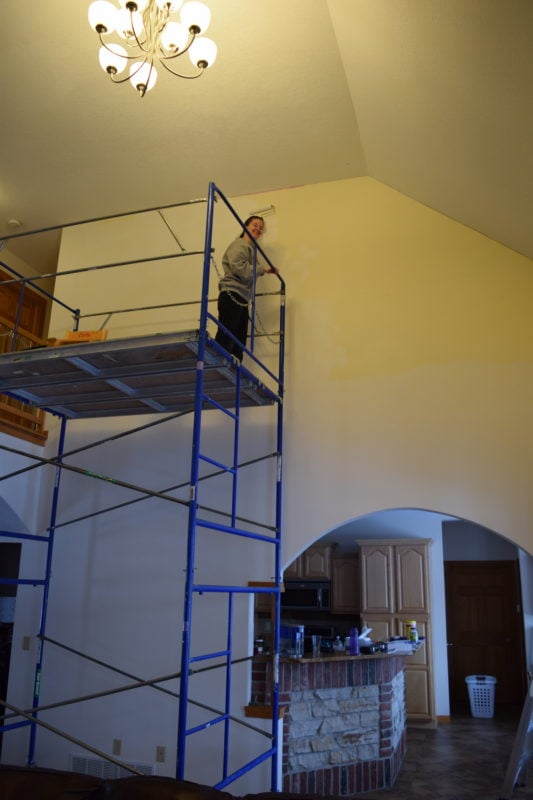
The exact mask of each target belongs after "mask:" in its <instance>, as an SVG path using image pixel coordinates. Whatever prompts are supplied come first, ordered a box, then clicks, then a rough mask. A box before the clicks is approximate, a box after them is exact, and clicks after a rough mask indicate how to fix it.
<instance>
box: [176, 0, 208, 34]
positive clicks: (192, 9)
mask: <svg viewBox="0 0 533 800" xmlns="http://www.w3.org/2000/svg"><path fill="white" fill-rule="evenodd" d="M180 17H181V21H182V22H183V24H184V25H185V27H186V28H187V30H188V31H193V32H194V33H196V34H198V33H205V32H206V30H207V29H208V27H209V23H210V22H211V12H210V11H209V9H208V7H207V6H206V5H204V4H203V3H199V2H197V0H191V2H190V3H185V5H184V6H182V8H181V12H180Z"/></svg>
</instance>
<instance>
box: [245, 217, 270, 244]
mask: <svg viewBox="0 0 533 800" xmlns="http://www.w3.org/2000/svg"><path fill="white" fill-rule="evenodd" d="M253 219H260V220H261V222H262V223H263V232H264V230H265V220H264V219H263V217H260V216H259V215H258V214H252V216H251V217H248V219H247V220H245V221H244V227H245V228H247V227H248V225H249V224H250V222H251V221H252V220H253ZM245 233H246V231H243V232H242V233H241V236H240V238H241V239H242V237H243V236H244V234H245Z"/></svg>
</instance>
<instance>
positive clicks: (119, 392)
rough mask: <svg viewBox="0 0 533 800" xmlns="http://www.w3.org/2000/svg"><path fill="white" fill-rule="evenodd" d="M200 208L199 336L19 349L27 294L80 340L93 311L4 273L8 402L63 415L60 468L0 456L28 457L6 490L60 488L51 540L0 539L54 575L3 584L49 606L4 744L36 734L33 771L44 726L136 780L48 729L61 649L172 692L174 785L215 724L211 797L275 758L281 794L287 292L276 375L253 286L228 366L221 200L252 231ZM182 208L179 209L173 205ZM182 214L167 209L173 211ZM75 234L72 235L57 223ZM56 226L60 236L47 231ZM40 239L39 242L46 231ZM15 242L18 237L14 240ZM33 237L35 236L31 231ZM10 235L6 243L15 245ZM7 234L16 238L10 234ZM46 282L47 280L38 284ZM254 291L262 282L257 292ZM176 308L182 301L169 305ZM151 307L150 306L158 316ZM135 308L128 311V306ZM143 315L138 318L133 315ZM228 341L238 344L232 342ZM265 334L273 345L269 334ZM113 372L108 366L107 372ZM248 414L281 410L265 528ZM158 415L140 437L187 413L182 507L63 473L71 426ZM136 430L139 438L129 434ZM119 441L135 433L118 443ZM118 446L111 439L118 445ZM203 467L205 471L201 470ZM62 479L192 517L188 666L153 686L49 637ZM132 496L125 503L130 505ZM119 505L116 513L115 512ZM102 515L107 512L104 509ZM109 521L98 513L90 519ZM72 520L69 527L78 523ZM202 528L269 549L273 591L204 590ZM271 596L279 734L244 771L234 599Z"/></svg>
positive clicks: (209, 207) (221, 586)
mask: <svg viewBox="0 0 533 800" xmlns="http://www.w3.org/2000/svg"><path fill="white" fill-rule="evenodd" d="M193 202H195V203H196V202H204V203H205V204H206V221H205V246H204V249H203V252H202V253H199V251H194V253H193V254H194V255H200V254H201V255H202V256H203V274H202V290H201V299H200V300H198V301H197V302H198V305H199V309H200V314H199V326H198V328H197V329H195V330H193V331H190V330H187V331H185V332H183V331H181V332H178V333H162V334H152V335H148V336H140V337H134V338H128V339H109V340H105V341H90V342H80V343H72V344H68V343H67V344H62V345H61V346H51V347H36V348H31V349H17V341H18V327H19V319H20V311H21V306H22V302H23V297H24V291H25V289H26V287H27V286H31V287H32V289H34V290H36V291H38V292H40V293H41V294H42V295H44V296H46V297H47V299H48V300H49V301H50V302H53V303H60V304H61V305H62V306H63V308H64V309H65V310H67V311H68V312H69V314H71V315H72V318H73V321H74V322H73V330H74V331H77V330H79V326H80V321H82V320H83V319H84V318H86V317H88V316H95V315H94V314H88V315H84V314H83V313H82V311H81V310H80V309H77V308H72V307H70V306H69V305H68V304H65V303H62V302H61V300H60V299H58V298H57V297H54V296H52V295H51V294H48V293H47V292H45V291H44V290H43V289H41V288H39V280H38V279H36V278H33V279H29V278H27V277H24V276H22V275H21V274H19V273H18V272H16V271H15V270H14V269H13V268H12V267H10V266H9V265H8V264H5V263H0V266H1V267H2V268H3V269H4V270H5V271H7V272H8V273H9V274H11V275H12V276H13V277H12V279H10V280H9V281H7V282H4V283H7V284H11V285H18V286H19V287H20V292H19V296H20V301H19V308H18V309H17V313H16V315H15V324H14V326H13V332H12V333H13V335H12V348H11V352H8V353H3V354H2V355H0V392H2V393H4V394H7V395H9V396H11V397H14V398H16V399H17V400H22V401H24V402H26V403H28V404H29V405H30V406H31V407H36V408H40V409H44V410H45V411H47V412H50V413H52V414H54V415H56V416H57V417H58V418H59V419H60V432H59V436H58V446H57V454H56V455H55V457H54V458H43V457H40V456H36V455H31V454H30V453H28V452H26V451H24V450H21V449H19V448H14V447H8V446H3V447H1V449H2V450H4V451H7V452H9V453H11V454H14V455H16V456H18V455H20V456H22V457H24V458H26V459H29V460H30V465H29V466H26V467H24V468H22V469H20V470H17V471H16V472H11V473H9V474H7V475H4V476H3V477H2V478H0V480H4V479H6V478H10V477H13V476H14V475H18V474H20V473H23V472H26V471H30V470H32V469H35V468H39V467H43V466H51V467H52V468H53V469H54V470H55V474H56V479H55V483H54V487H53V497H52V502H51V512H50V520H49V525H48V528H47V530H46V531H45V532H44V533H37V534H33V533H31V532H27V533H21V532H17V531H12V530H2V531H0V536H1V537H9V538H10V539H20V540H23V541H26V542H28V543H29V542H31V541H36V542H40V543H42V544H44V545H45V547H46V553H47V554H46V567H45V574H44V576H43V577H38V578H24V579H12V578H2V577H0V583H4V584H9V583H11V584H16V585H24V584H25V585H32V586H35V587H41V589H42V601H41V613H40V627H39V633H38V640H39V647H38V656H37V659H36V665H35V680H34V689H33V700H32V705H31V708H26V709H21V708H17V707H14V706H13V705H12V704H10V703H8V702H7V701H6V699H5V698H3V699H1V700H0V702H1V703H2V704H3V705H4V706H5V712H4V716H3V718H2V724H1V726H0V734H1V733H5V732H8V731H10V730H14V729H17V728H21V727H29V728H30V736H29V747H28V755H27V762H28V764H30V765H31V764H34V763H35V761H36V748H37V738H38V731H39V728H40V727H43V728H45V729H48V730H51V731H52V732H54V733H57V734H58V735H60V736H63V737H64V738H66V739H67V740H68V739H70V741H74V742H76V743H77V744H78V745H80V746H81V747H84V748H85V749H87V750H89V751H92V752H93V753H96V754H97V755H99V756H100V757H102V758H105V759H107V760H109V761H110V762H112V763H115V764H117V765H119V766H120V767H122V768H124V769H125V770H126V771H127V772H133V773H135V772H136V770H135V769H134V768H132V767H131V766H128V765H125V764H123V763H122V762H121V761H120V760H119V759H117V758H116V757H114V756H113V755H112V754H109V753H103V752H101V751H99V750H97V749H95V748H93V747H91V746H90V745H88V744H86V743H83V742H80V741H79V740H78V739H77V738H75V737H74V736H71V735H70V734H68V733H65V732H64V731H59V730H56V729H55V728H54V727H53V726H51V725H49V724H48V723H47V722H46V720H45V719H43V715H44V716H45V713H44V712H45V711H46V710H47V709H48V708H50V707H58V706H60V705H61V704H60V703H56V704H54V705H53V706H44V705H42V704H40V695H41V681H42V680H46V671H45V670H44V669H43V668H44V666H45V665H44V660H45V649H46V647H48V646H51V645H53V646H55V647H59V648H63V649H64V650H65V651H66V652H69V653H72V654H75V655H76V656H79V657H80V658H82V659H87V660H88V661H91V662H95V663H97V664H99V665H101V666H103V667H105V668H106V669H109V670H111V671H113V672H115V673H118V674H120V675H123V676H125V677H128V679H130V680H133V681H134V683H133V684H129V685H128V687H127V688H137V687H139V686H151V687H152V688H153V689H154V690H159V691H165V692H166V693H167V694H170V695H172V696H173V697H179V701H178V703H179V705H178V714H177V746H176V765H177V766H176V777H177V778H179V779H187V776H188V753H189V747H191V746H192V744H191V743H192V737H193V736H194V735H195V734H198V733H200V732H201V731H203V730H206V729H207V728H211V727H212V726H216V725H220V726H222V728H223V737H222V739H223V746H222V748H221V751H222V752H221V753H220V778H219V780H218V781H217V782H216V784H215V786H216V787H217V788H223V787H225V786H227V785H229V784H230V783H232V782H233V781H235V780H236V779H237V778H239V777H240V776H241V775H243V774H245V773H246V772H248V771H250V770H252V769H254V768H255V767H257V766H258V765H259V764H262V763H264V762H265V761H267V760H269V759H270V764H271V789H272V790H273V791H276V790H277V789H278V785H277V784H278V777H277V776H278V769H279V758H280V747H279V743H278V718H279V705H278V678H277V676H278V672H279V618H280V588H281V583H280V581H281V564H280V555H281V504H282V445H283V395H284V340H285V283H284V281H283V279H282V278H281V277H280V276H279V274H278V273H277V272H276V274H277V279H278V281H279V288H277V289H276V292H274V293H272V294H275V295H276V296H279V327H278V330H277V331H276V332H275V336H276V340H277V366H276V368H275V369H274V368H272V367H271V366H267V365H266V363H265V362H264V361H262V360H261V358H259V357H258V355H257V353H256V333H255V331H256V325H255V321H256V320H255V317H256V298H257V297H260V296H261V295H260V294H259V293H256V292H255V290H254V296H253V299H252V302H251V306H250V318H251V336H250V341H249V345H248V346H247V347H246V348H245V350H244V352H245V355H246V357H245V360H244V364H243V363H241V362H240V361H239V360H238V359H236V358H235V357H233V356H230V355H229V354H228V353H227V352H226V351H225V350H224V348H222V347H221V346H220V345H219V344H218V343H217V342H216V341H215V339H214V338H213V336H212V335H211V334H210V332H209V331H210V330H212V329H213V327H214V328H217V327H218V319H217V316H216V314H214V313H212V312H211V311H210V308H209V307H210V304H212V303H213V299H210V298H209V291H210V288H211V289H212V288H213V287H212V286H211V287H210V277H211V274H210V273H211V264H212V257H213V246H212V241H213V229H214V224H215V212H216V205H217V203H218V204H221V205H222V206H223V207H224V208H225V209H226V211H229V213H230V214H231V215H232V216H233V218H234V220H235V222H236V223H237V225H238V226H240V227H242V228H244V224H243V222H242V220H241V219H240V217H239V216H238V214H237V213H236V211H235V210H234V208H233V207H232V205H231V204H230V203H229V201H228V200H227V198H226V197H225V196H224V195H223V193H222V192H221V191H220V189H218V188H217V186H216V185H215V184H214V183H211V184H210V185H209V191H208V196H207V198H206V199H205V200H202V201H193ZM178 205H180V204H178ZM173 207H175V206H166V207H165V208H173ZM161 210H162V209H161V208H158V209H143V210H141V211H138V212H128V214H136V213H139V214H140V213H146V212H148V211H157V212H161ZM114 216H117V217H119V216H125V215H113V217H105V218H103V217H101V218H98V219H97V220H95V219H92V220H84V221H81V222H78V223H70V224H71V225H83V224H86V223H88V222H95V221H100V220H102V219H113V218H114ZM62 227H67V226H62ZM46 230H54V229H46ZM41 232H42V231H35V232H32V233H41ZM19 235H21V234H17V235H16V236H19ZM26 235H31V234H26ZM16 236H13V237H11V238H16ZM6 238H9V237H6ZM254 250H255V258H254V270H255V268H256V263H257V256H258V255H259V257H260V258H261V260H262V261H263V262H264V263H266V264H268V265H269V266H270V267H271V268H272V267H273V266H274V265H273V264H272V263H271V262H270V260H269V258H268V256H267V255H266V254H265V253H264V252H263V251H262V250H261V247H260V246H259V245H257V243H256V244H255V246H254ZM190 254H191V253H187V252H184V251H183V249H181V250H180V252H176V253H174V254H172V257H183V256H187V255H190ZM158 258H169V256H168V255H166V256H155V257H153V258H150V259H148V258H145V259H142V260H144V261H148V260H150V261H155V260H157V259H158ZM129 263H139V261H130V262H120V264H119V263H112V264H106V265H98V266H95V267H86V268H83V269H73V270H68V271H65V272H63V273H61V274H74V273H76V272H87V271H91V270H93V269H98V270H101V269H112V268H116V267H123V266H125V265H127V264H129ZM42 277H47V276H42ZM254 285H255V282H254ZM175 305H179V304H175ZM160 307H161V306H154V307H153V308H160ZM151 308H152V307H150V306H146V307H143V308H142V309H141V310H143V311H148V312H150V309H151ZM128 310H131V309H128ZM133 310H135V311H138V310H139V309H133ZM123 311H124V310H123V309H120V310H117V311H111V312H109V311H105V312H102V316H106V315H107V316H109V315H110V314H113V313H122V312H123ZM230 336H231V334H230ZM269 338H270V337H269ZM110 365H111V366H110ZM249 406H275V409H276V413H275V418H276V435H275V438H276V448H275V451H274V452H269V453H266V454H264V455H263V456H260V457H259V458H256V459H254V462H258V461H262V460H264V461H273V462H274V465H275V469H274V473H275V476H276V477H275V486H273V487H272V498H273V505H274V508H273V509H272V512H273V522H272V521H269V522H263V521H259V520H250V519H247V518H243V517H242V516H240V515H239V512H238V499H239V491H240V486H241V483H242V473H243V471H244V470H245V468H246V467H247V466H248V465H249V464H250V463H251V462H243V461H242V458H241V437H242V436H243V435H245V433H246V431H245V430H244V431H243V426H242V425H241V411H242V409H243V408H246V407H249ZM207 412H209V418H210V423H212V421H213V415H223V417H224V419H225V420H229V422H230V426H231V429H232V435H231V437H230V439H231V442H230V447H229V450H230V453H229V456H228V458H227V459H224V461H221V460H220V459H215V458H213V457H212V456H210V455H209V453H208V452H207V451H206V450H205V449H204V447H203V438H202V434H203V430H204V425H205V415H206V413H207ZM146 413H157V414H160V415H164V416H162V417H159V418H157V420H156V421H155V422H149V423H148V424H147V425H143V426H140V428H137V429H134V430H140V429H143V428H149V427H151V426H152V425H158V424H160V422H165V421H166V420H168V419H175V418H176V417H179V416H181V415H190V414H192V415H193V433H192V450H191V460H190V479H189V482H188V484H187V485H186V486H185V484H183V483H182V484H180V485H179V487H181V488H186V489H187V490H188V499H187V500H183V499H179V498H177V497H176V496H175V495H174V494H172V491H173V490H175V489H176V488H178V485H175V486H171V487H166V488H165V489H163V490H160V491H155V490H153V489H148V488H146V487H143V486H139V485H137V484H131V483H126V482H124V481H121V480H119V479H117V478H115V477H113V476H109V475H105V474H95V473H90V472H89V471H88V470H86V469H82V468H79V467H76V466H74V465H73V464H72V463H70V462H69V463H66V461H65V459H66V458H67V457H71V456H72V455H75V454H76V453H77V452H80V451H81V449H84V448H79V449H78V450H70V451H67V449H66V441H67V430H68V424H69V423H70V421H71V420H76V419H90V418H95V417H105V416H122V415H127V416H130V415H134V414H146ZM129 432H130V433H131V432H132V431H129ZM122 435H128V434H127V433H126V434H121V436H122ZM110 438H115V437H110ZM107 441H109V439H102V440H100V441H99V442H96V443H92V444H91V445H90V447H94V446H97V445H99V444H102V443H104V442H107ZM205 469H207V470H208V471H207V472H205ZM65 470H67V471H68V470H71V471H74V472H80V473H82V474H84V475H89V477H91V478H93V479H95V480H97V481H98V480H103V481H106V482H107V483H113V484H116V485H119V486H125V487H127V488H128V489H132V490H133V491H134V492H136V493H138V495H139V498H138V499H143V498H147V497H155V498H158V499H161V500H165V501H167V502H171V503H177V504H178V505H179V506H180V507H181V508H183V507H184V506H186V507H187V509H188V526H187V561H186V570H185V583H184V596H183V597H184V602H183V622H182V639H181V665H180V670H179V672H176V673H175V674H174V675H173V676H163V677H161V676H158V677H157V678H155V679H152V680H145V679H143V678H142V676H138V675H133V674H131V673H128V672H125V671H123V670H119V669H116V668H115V667H113V666H112V665H111V664H107V663H104V662H103V661H100V660H99V659H96V658H94V657H93V656H91V654H87V653H82V652H80V651H78V650H76V649H75V648H73V647H71V646H69V644H68V643H65V642H57V641H55V640H53V639H51V638H49V637H48V636H47V615H48V593H49V588H50V582H51V579H52V578H51V576H52V567H53V558H54V542H55V537H56V535H57V531H58V528H60V527H61V526H62V525H63V524H66V523H58V507H59V504H60V502H61V476H62V474H63V472H64V471H65ZM221 474H223V475H226V476H228V477H229V481H230V485H231V490H230V493H231V498H230V503H229V505H230V510H229V511H226V510H222V509H219V510H217V509H213V508H211V507H206V506H205V505H203V504H202V487H203V485H204V482H205V481H208V480H209V478H211V477H213V476H215V475H217V476H218V475H221ZM132 502H138V500H133V501H131V500H130V501H129V503H132ZM113 508H115V507H113ZM108 510H111V508H109V509H108ZM97 513H102V512H101V511H99V512H95V514H97ZM76 521H78V520H70V521H69V522H70V523H71V524H72V523H73V522H76ZM200 530H209V531H213V532H215V533H219V534H220V535H223V536H230V537H236V539H237V540H239V539H242V538H243V537H244V538H246V539H249V540H251V541H252V542H253V541H256V542H259V543H262V544H266V545H267V546H268V548H269V549H270V551H271V559H270V564H269V565H268V566H267V568H266V569H267V574H268V578H269V579H270V580H269V583H270V584H271V585H262V586H261V585H258V586H253V585H227V584H225V583H224V575H223V574H221V576H220V578H221V580H220V583H217V584H206V583H200V582H196V577H195V576H196V560H197V534H198V532H199V531H200ZM263 593H267V594H269V595H270V596H271V598H272V607H273V637H272V656H271V657H272V660H273V669H272V674H273V685H272V708H271V718H272V728H271V732H270V734H269V735H268V740H269V743H268V747H267V748H266V749H265V750H264V751H263V752H261V753H260V754H259V755H257V756H256V757H255V758H253V759H252V760H249V761H247V762H246V763H244V764H242V765H241V766H240V767H239V768H237V769H236V768H235V767H234V766H231V765H230V758H229V753H230V741H231V734H232V730H233V726H234V725H243V724H244V725H245V726H247V727H252V728H253V726H251V725H250V724H249V723H248V722H245V721H243V720H241V719H239V718H236V717H235V716H234V715H232V712H231V707H232V690H233V688H234V687H233V684H232V668H233V667H234V666H235V664H237V663H241V662H242V661H248V662H249V663H250V664H251V663H252V654H251V653H250V654H249V655H248V656H247V657H246V658H245V659H242V658H235V656H234V647H233V644H234V600H235V598H236V596H238V595H246V596H247V597H249V598H250V597H252V599H253V598H254V597H255V595H257V594H263ZM207 594H213V595H217V596H221V597H222V596H223V597H225V598H226V600H227V610H226V622H227V630H226V644H225V646H224V647H223V648H222V649H220V648H218V649H217V650H216V651H214V652H209V651H208V652H205V651H203V652H198V648H197V647H196V648H195V647H194V646H193V641H192V630H193V625H194V622H193V620H194V607H195V601H196V600H197V599H198V597H199V596H201V595H207ZM210 669H221V670H223V671H224V683H225V692H224V698H223V703H221V705H222V706H223V707H222V708H212V707H210V706H209V705H207V704H204V703H201V702H198V701H197V700H194V699H193V698H192V697H191V684H192V681H193V678H194V676H195V674H196V673H197V672H205V671H206V670H210ZM172 677H174V678H179V687H180V688H179V693H173V692H170V691H169V690H165V689H162V688H161V686H159V685H158V684H160V683H161V682H162V681H164V680H168V679H169V678H172ZM123 690H124V687H122V688H120V689H112V690H110V691H105V692H101V693H98V694H93V695H90V696H86V697H80V698H75V699H74V700H69V701H68V702H69V703H70V702H82V701H85V700H88V699H93V698H94V697H102V696H105V695H109V694H113V693H114V692H116V691H123ZM191 706H197V707H201V708H202V709H203V711H207V712H208V713H209V718H208V719H207V720H205V721H203V722H202V723H201V724H191V722H190V709H191ZM257 730H258V732H259V733H261V735H263V736H264V735H265V733H264V731H263V730H262V729H257Z"/></svg>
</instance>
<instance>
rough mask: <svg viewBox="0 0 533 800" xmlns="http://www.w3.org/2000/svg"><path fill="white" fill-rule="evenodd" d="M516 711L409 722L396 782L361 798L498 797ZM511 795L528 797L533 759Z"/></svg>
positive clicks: (518, 799) (532, 790) (516, 799)
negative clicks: (431, 724)
mask: <svg viewBox="0 0 533 800" xmlns="http://www.w3.org/2000/svg"><path fill="white" fill-rule="evenodd" d="M518 719H519V715H518V716H517V717H516V718H514V717H512V718H508V717H507V718H501V717H500V718H498V716H497V715H496V716H495V717H494V718H493V719H475V718H473V717H472V716H470V715H468V716H467V715H464V716H454V717H452V721H451V722H450V724H441V725H439V726H438V727H437V728H436V729H434V730H424V729H421V728H408V732H407V755H406V757H405V761H404V763H403V766H402V769H401V771H400V774H399V776H398V779H397V781H396V783H395V785H394V786H393V787H392V788H391V789H386V790H383V791H379V792H367V793H366V794H358V795H356V797H357V798H361V800H500V798H501V792H502V789H503V781H504V778H505V773H506V770H507V764H508V761H509V756H510V754H511V750H512V747H513V744H514V739H515V734H516V729H517V726H518ZM523 780H524V784H525V785H524V786H519V787H518V786H517V787H515V789H514V790H513V793H512V800H526V798H527V800H533V761H532V760H531V759H530V760H529V761H528V763H527V765H526V767H525V768H524V771H523Z"/></svg>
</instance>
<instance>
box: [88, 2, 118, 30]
mask: <svg viewBox="0 0 533 800" xmlns="http://www.w3.org/2000/svg"><path fill="white" fill-rule="evenodd" d="M117 13H118V10H117V8H116V7H115V6H114V5H113V4H112V3H108V2H107V0H96V2H94V3H91V5H90V6H89V25H90V26H91V28H92V29H93V30H95V31H96V32H97V33H111V31H114V30H115V25H116V18H117Z"/></svg>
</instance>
